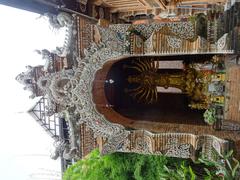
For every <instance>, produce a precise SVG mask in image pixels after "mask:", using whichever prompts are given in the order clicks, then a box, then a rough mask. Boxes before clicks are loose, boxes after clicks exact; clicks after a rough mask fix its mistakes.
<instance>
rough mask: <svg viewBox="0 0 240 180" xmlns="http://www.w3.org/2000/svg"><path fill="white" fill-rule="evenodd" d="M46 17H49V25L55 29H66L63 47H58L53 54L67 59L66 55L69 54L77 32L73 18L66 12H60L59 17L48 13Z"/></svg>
mask: <svg viewBox="0 0 240 180" xmlns="http://www.w3.org/2000/svg"><path fill="white" fill-rule="evenodd" d="M45 16H47V17H48V19H49V23H50V25H51V26H52V27H53V28H54V29H60V28H63V27H65V28H66V33H65V39H64V44H63V46H62V47H56V50H54V51H53V53H55V54H57V55H58V56H60V57H66V55H67V54H69V48H70V46H71V40H72V37H73V35H74V33H75V31H73V24H74V23H73V22H74V20H73V16H72V15H70V14H68V13H65V12H60V13H59V14H58V15H53V14H50V13H46V14H45Z"/></svg>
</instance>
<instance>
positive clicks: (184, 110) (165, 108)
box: [93, 56, 211, 132]
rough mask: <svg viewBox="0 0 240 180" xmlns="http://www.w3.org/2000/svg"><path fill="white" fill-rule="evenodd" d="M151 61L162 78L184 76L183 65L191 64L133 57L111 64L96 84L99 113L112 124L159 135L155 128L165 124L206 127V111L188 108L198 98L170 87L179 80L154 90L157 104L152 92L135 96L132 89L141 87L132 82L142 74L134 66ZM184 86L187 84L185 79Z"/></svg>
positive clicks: (179, 59)
mask: <svg viewBox="0 0 240 180" xmlns="http://www.w3.org/2000/svg"><path fill="white" fill-rule="evenodd" d="M208 58H211V57H208ZM150 59H151V60H152V61H154V63H155V66H158V68H157V70H156V72H155V74H158V75H162V76H169V75H177V74H181V73H185V72H184V71H185V70H184V68H185V67H184V66H186V64H188V59H187V58H186V57H184V56H177V57H175V59H173V57H161V58H160V57H147V56H144V57H130V58H125V59H121V60H118V61H115V62H111V61H110V62H108V63H107V64H105V65H104V66H103V68H102V69H100V70H99V71H97V73H96V76H95V80H94V82H93V101H94V103H95V104H96V108H97V110H98V111H99V112H100V113H101V114H103V115H104V116H105V117H106V119H108V120H109V121H111V122H114V123H118V124H121V125H123V126H125V127H127V128H132V129H143V128H144V129H147V130H150V131H154V132H158V131H160V130H159V129H156V126H155V125H156V124H158V125H160V124H161V125H162V124H163V123H164V124H165V125H166V126H168V124H169V123H170V124H173V125H177V124H182V125H183V124H185V125H194V126H206V124H205V122H204V120H203V112H204V110H201V109H200V110H199V109H192V108H190V107H189V104H190V103H191V101H192V99H193V98H195V97H189V95H187V93H188V92H185V89H182V90H181V88H176V87H171V86H174V83H175V84H177V85H179V81H178V80H176V78H175V80H176V82H174V81H171V82H170V84H169V83H168V87H162V86H161V83H164V82H160V84H157V87H155V88H156V90H157V99H156V100H155V101H154V102H150V103H149V101H150V100H151V98H153V97H151V92H148V91H145V90H140V91H142V92H140V91H139V92H135V93H136V94H137V95H136V94H134V93H132V89H137V88H138V87H139V84H138V83H136V82H135V83H133V80H131V78H132V79H133V77H134V76H136V75H137V74H139V72H138V71H137V70H136V67H134V65H135V63H136V62H138V63H139V62H141V65H143V66H144V63H143V62H144V61H146V60H150ZM191 59H192V58H191ZM206 59H207V58H206V57H201V58H199V57H198V58H196V61H195V63H197V62H198V63H203V62H204V61H205V60H206ZM156 64H157V65H156ZM146 66H147V65H146ZM148 76H154V74H151V72H150V73H149V74H148ZM174 77H176V76H174ZM140 78H143V79H141V80H142V81H143V80H144V78H146V76H144V77H140ZM189 78H190V77H189ZM129 79H130V80H129ZM189 82H190V81H189ZM157 83H158V82H157ZM171 83H172V84H171ZM183 83H184V84H185V80H183ZM158 85H159V86H158ZM184 88H185V87H184ZM182 91H184V92H182Z"/></svg>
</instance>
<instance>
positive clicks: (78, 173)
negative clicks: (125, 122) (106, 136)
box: [63, 150, 240, 180]
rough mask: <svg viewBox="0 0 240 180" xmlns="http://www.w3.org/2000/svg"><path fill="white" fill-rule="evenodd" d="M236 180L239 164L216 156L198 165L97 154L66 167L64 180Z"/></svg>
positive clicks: (159, 158) (227, 158)
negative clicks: (212, 159)
mask: <svg viewBox="0 0 240 180" xmlns="http://www.w3.org/2000/svg"><path fill="white" fill-rule="evenodd" d="M197 179H204V180H223V179H226V180H238V179H240V178H239V161H237V160H236V159H235V158H234V157H233V156H232V151H230V152H229V153H228V154H227V155H225V156H222V155H219V159H218V160H216V161H209V160H207V159H204V158H199V160H198V161H196V162H192V161H191V160H185V159H179V158H169V157H165V156H157V155H142V154H134V153H113V154H109V155H105V156H101V155H100V153H99V151H98V150H94V151H92V152H91V153H90V154H89V155H88V156H87V157H85V158H84V159H82V160H80V161H78V162H77V163H76V164H74V165H72V166H71V167H69V168H68V169H67V170H66V172H65V173H64V177H63V180H197Z"/></svg>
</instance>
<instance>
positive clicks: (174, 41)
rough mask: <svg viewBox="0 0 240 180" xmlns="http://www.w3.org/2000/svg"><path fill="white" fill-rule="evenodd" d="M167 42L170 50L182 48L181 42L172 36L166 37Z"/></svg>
mask: <svg viewBox="0 0 240 180" xmlns="http://www.w3.org/2000/svg"><path fill="white" fill-rule="evenodd" d="M167 42H168V45H169V46H170V47H171V48H180V47H181V46H182V40H181V39H179V38H176V37H173V36H167Z"/></svg>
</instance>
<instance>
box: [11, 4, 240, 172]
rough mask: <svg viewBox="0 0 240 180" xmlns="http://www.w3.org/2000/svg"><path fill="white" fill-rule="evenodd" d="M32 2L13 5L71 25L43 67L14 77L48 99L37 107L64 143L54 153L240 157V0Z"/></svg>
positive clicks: (67, 156)
mask: <svg viewBox="0 0 240 180" xmlns="http://www.w3.org/2000/svg"><path fill="white" fill-rule="evenodd" d="M26 2H27V1H26ZM31 2H32V4H28V3H25V4H24V2H19V1H18V2H14V1H12V4H11V3H10V4H9V5H12V6H15V7H25V9H30V10H33V11H35V12H39V13H41V14H44V15H46V16H47V17H48V18H49V22H50V24H51V25H52V26H53V27H54V28H56V29H59V28H67V33H66V38H65V43H64V45H63V46H62V47H57V48H56V50H55V51H53V52H50V51H48V50H46V49H43V50H41V51H39V54H41V55H42V58H43V59H44V60H45V65H44V66H36V67H31V66H28V67H27V71H26V72H23V73H21V74H19V75H18V76H17V77H16V80H17V81H19V82H20V83H22V84H23V85H24V87H25V89H27V90H30V91H31V92H32V95H31V98H35V97H41V99H40V100H39V102H38V103H37V104H36V105H35V106H34V107H33V108H32V109H30V110H29V113H30V114H31V115H32V116H33V118H34V119H35V120H36V121H37V122H39V123H40V125H41V126H42V127H43V128H45V129H46V131H47V132H48V133H49V134H50V135H51V137H53V138H54V139H55V140H56V151H55V153H54V154H53V155H52V158H53V159H56V158H58V157H61V158H62V160H63V161H64V163H65V164H64V166H65V167H66V166H67V163H70V162H73V161H76V160H79V159H81V158H83V157H84V156H86V155H87V154H88V153H89V152H90V151H91V150H93V149H94V148H99V149H100V151H101V153H102V154H107V153H113V152H126V153H128V152H135V153H143V154H158V155H166V156H170V157H179V158H191V159H197V158H198V157H199V156H200V155H203V156H204V157H206V158H208V159H213V158H214V157H215V156H214V153H215V154H216V153H218V154H225V153H227V152H228V151H229V150H231V149H233V150H234V153H235V155H236V156H240V134H239V132H240V62H239V54H240V10H239V7H240V3H239V2H235V1H233V0H231V1H228V0H208V1H206V0H200V1H190V0H132V1H122V0H91V1H90V0H76V1H75V0H73V1H64V0H62V1H57V0H56V1H54V0H49V1H47V0H46V1H43V0H41V1H39V0H38V1H37V0H36V1H31ZM36 3H38V5H39V6H38V5H36ZM45 6H46V7H48V9H46V8H44V7H45ZM63 168H64V167H63Z"/></svg>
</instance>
